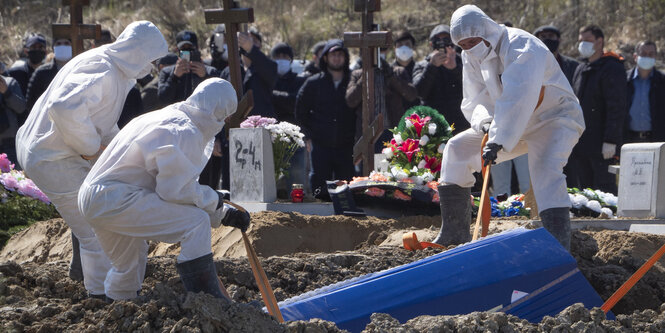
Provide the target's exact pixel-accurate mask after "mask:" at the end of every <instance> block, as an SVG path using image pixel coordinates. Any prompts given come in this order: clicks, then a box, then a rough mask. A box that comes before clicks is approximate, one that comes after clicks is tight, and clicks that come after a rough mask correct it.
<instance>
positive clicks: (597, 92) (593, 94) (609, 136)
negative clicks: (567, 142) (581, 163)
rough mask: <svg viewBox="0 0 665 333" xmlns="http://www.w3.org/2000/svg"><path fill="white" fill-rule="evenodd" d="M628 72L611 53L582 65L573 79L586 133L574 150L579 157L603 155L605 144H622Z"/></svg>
mask: <svg viewBox="0 0 665 333" xmlns="http://www.w3.org/2000/svg"><path fill="white" fill-rule="evenodd" d="M625 87H626V71H625V69H624V67H623V59H620V58H619V57H618V56H616V55H614V54H613V53H608V54H606V55H604V56H602V57H601V58H600V59H598V60H596V61H594V62H592V63H588V62H583V63H581V64H580V65H579V66H578V67H577V69H576V70H575V75H574V76H573V90H574V91H575V95H577V98H578V99H579V100H580V105H581V106H582V111H583V113H584V123H585V125H586V130H584V133H582V136H581V137H580V140H579V141H578V143H577V145H576V146H575V148H574V149H573V154H574V155H578V156H585V155H586V156H590V155H596V156H600V154H601V149H602V145H603V142H607V143H613V144H616V145H617V147H618V146H620V145H621V143H622V142H623V127H624V120H625V117H626V113H627V112H628V110H627V109H626V88H625Z"/></svg>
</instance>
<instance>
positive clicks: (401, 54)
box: [395, 45, 413, 61]
mask: <svg viewBox="0 0 665 333" xmlns="http://www.w3.org/2000/svg"><path fill="white" fill-rule="evenodd" d="M395 56H396V57H397V59H399V60H402V61H407V60H409V59H411V58H412V57H413V50H412V49H411V48H410V47H408V46H406V45H402V46H400V47H398V48H396V49H395Z"/></svg>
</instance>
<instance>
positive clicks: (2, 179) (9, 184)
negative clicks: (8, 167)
mask: <svg viewBox="0 0 665 333" xmlns="http://www.w3.org/2000/svg"><path fill="white" fill-rule="evenodd" d="M0 183H2V185H3V186H4V187H5V188H6V189H8V190H10V191H15V190H16V189H17V188H18V181H17V180H16V178H14V175H12V174H11V173H3V174H1V175H0Z"/></svg>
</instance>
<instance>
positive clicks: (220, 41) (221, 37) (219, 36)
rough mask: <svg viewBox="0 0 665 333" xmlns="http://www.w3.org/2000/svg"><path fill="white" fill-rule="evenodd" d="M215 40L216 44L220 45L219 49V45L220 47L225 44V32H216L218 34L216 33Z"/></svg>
mask: <svg viewBox="0 0 665 333" xmlns="http://www.w3.org/2000/svg"><path fill="white" fill-rule="evenodd" d="M214 41H215V45H217V47H218V49H217V50H219V47H220V46H222V45H225V44H224V35H223V34H220V33H216V34H215V39H214Z"/></svg>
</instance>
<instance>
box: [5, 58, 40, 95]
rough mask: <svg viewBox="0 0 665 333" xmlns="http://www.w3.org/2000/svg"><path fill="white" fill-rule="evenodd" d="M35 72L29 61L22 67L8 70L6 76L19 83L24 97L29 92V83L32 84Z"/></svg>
mask: <svg viewBox="0 0 665 333" xmlns="http://www.w3.org/2000/svg"><path fill="white" fill-rule="evenodd" d="M34 72H35V69H34V68H32V66H30V64H29V63H28V61H25V62H23V64H21V65H20V66H12V67H10V68H9V69H8V70H7V73H6V75H9V76H11V77H13V78H14V80H16V81H17V82H18V85H19V86H20V87H21V93H22V94H23V96H25V94H26V93H27V92H28V83H29V82H30V77H31V76H32V73H34Z"/></svg>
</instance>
